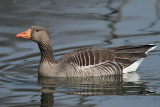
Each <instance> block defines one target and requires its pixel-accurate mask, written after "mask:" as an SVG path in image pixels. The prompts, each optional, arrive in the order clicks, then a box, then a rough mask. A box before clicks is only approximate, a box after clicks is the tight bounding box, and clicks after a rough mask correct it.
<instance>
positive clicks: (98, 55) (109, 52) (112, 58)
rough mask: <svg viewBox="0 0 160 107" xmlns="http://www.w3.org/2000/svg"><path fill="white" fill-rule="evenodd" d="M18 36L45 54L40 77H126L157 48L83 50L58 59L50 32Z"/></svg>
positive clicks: (37, 28)
mask: <svg viewBox="0 0 160 107" xmlns="http://www.w3.org/2000/svg"><path fill="white" fill-rule="evenodd" d="M16 37H20V38H25V39H29V40H33V41H35V42H36V43H37V44H38V46H39V49H40V52H41V60H40V65H39V70H38V74H39V76H47V77H87V76H105V75H106V76H107V75H122V74H123V73H127V72H131V71H136V69H137V68H138V66H139V65H140V63H141V62H142V60H143V58H144V57H146V54H147V53H148V52H149V51H150V50H152V49H153V48H155V47H156V46H155V45H153V44H150V45H138V46H120V47H110V48H83V49H77V50H73V51H71V52H69V53H67V54H65V55H64V56H63V57H62V58H60V59H59V60H58V61H55V59H54V53H53V48H52V42H51V40H50V36H49V33H48V31H47V30H46V29H45V28H44V27H42V26H32V27H31V28H30V29H28V30H27V31H25V32H23V33H20V34H17V36H16Z"/></svg>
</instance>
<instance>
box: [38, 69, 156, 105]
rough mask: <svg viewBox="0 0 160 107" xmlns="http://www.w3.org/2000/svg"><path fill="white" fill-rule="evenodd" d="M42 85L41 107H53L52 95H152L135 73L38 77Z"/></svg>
mask: <svg viewBox="0 0 160 107" xmlns="http://www.w3.org/2000/svg"><path fill="white" fill-rule="evenodd" d="M39 83H40V84H41V85H42V89H41V92H42V95H41V105H42V106H47V107H48V106H53V105H54V99H55V98H54V93H64V94H69V95H82V96H84V97H86V96H94V95H146V94H151V93H154V91H151V90H150V88H149V87H147V85H146V84H145V82H143V81H142V80H141V79H140V77H139V75H138V74H137V73H136V72H130V73H127V74H123V75H121V76H108V77H107V76H101V77H85V78H84V77H83V78H80V77H79V78H64V77H63V78H58V77H57V78H49V77H39Z"/></svg>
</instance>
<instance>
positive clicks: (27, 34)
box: [16, 29, 31, 39]
mask: <svg viewBox="0 0 160 107" xmlns="http://www.w3.org/2000/svg"><path fill="white" fill-rule="evenodd" d="M16 37H19V38H24V39H31V29H28V30H26V31H25V32H22V33H19V34H17V35H16Z"/></svg>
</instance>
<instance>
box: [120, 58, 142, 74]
mask: <svg viewBox="0 0 160 107" xmlns="http://www.w3.org/2000/svg"><path fill="white" fill-rule="evenodd" d="M143 59H144V58H141V59H139V60H137V61H136V62H134V63H133V64H131V65H130V66H128V67H127V68H125V69H123V73H127V72H133V71H136V70H137V68H138V66H139V65H140V64H141V62H142V61H143Z"/></svg>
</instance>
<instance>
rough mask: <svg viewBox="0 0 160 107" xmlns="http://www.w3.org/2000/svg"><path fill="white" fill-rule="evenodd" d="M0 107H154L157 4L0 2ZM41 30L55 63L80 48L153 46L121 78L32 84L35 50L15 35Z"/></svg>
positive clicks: (159, 54) (159, 79) (159, 24)
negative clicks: (135, 67)
mask: <svg viewBox="0 0 160 107" xmlns="http://www.w3.org/2000/svg"><path fill="white" fill-rule="evenodd" d="M0 13H1V15H0V106H2V107H23V106H26V107H36V106H37V107H38V106H41V107H52V106H62V107H63V106H64V107H66V106H69V107H70V106H76V107H81V106H86V107H88V106H89V107H92V106H96V107H105V106H107V107H117V106H123V107H128V106H130V107H159V105H160V100H159V99H160V66H159V65H160V64H159V62H160V47H159V46H160V29H159V28H160V0H32V1H31V0H1V1H0ZM32 25H42V26H45V27H46V28H47V29H48V30H49V32H50V34H51V39H52V41H53V45H54V46H53V47H54V52H55V58H56V59H57V60H58V59H59V58H60V57H61V56H62V55H63V54H65V53H67V52H69V51H71V50H73V49H77V48H83V47H112V46H121V45H137V44H156V45H157V46H158V47H157V48H155V49H154V50H153V51H151V52H149V53H148V56H147V57H146V58H145V59H144V61H143V62H142V64H141V65H140V67H139V68H138V70H137V72H133V73H129V74H126V75H123V77H107V79H106V78H104V77H96V78H69V79H68V78H38V76H37V72H38V69H37V68H38V65H39V59H40V54H39V49H38V46H37V44H36V43H33V42H32V41H28V40H24V39H20V38H16V37H15V36H16V34H17V33H20V32H23V31H25V30H26V29H28V28H29V27H30V26H32Z"/></svg>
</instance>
